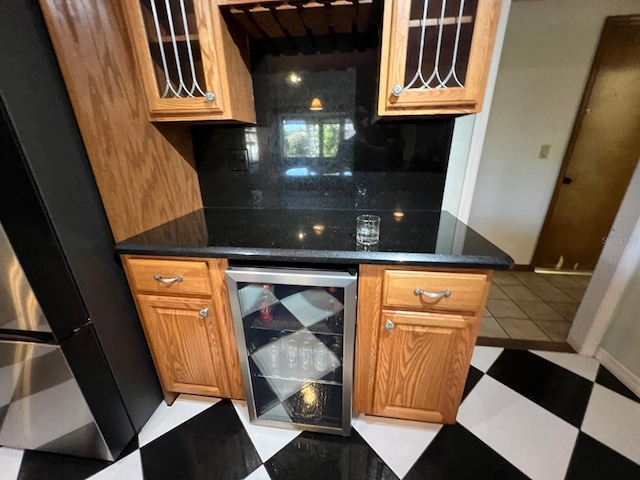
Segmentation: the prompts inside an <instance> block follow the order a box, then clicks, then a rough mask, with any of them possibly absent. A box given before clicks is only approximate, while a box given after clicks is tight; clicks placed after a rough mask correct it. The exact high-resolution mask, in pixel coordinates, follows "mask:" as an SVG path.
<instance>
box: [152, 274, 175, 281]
mask: <svg viewBox="0 0 640 480" xmlns="http://www.w3.org/2000/svg"><path fill="white" fill-rule="evenodd" d="M153 279H154V280H157V281H158V282H161V283H173V282H178V283H180V282H181V281H182V275H178V276H177V277H173V278H162V276H160V275H158V274H157V273H156V274H155V275H154V276H153Z"/></svg>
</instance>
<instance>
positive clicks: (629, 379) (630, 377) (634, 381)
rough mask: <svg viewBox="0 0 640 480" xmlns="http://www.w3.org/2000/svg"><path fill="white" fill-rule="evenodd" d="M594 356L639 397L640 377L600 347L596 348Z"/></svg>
mask: <svg viewBox="0 0 640 480" xmlns="http://www.w3.org/2000/svg"><path fill="white" fill-rule="evenodd" d="M595 357H596V360H598V362H600V365H602V366H603V367H605V368H606V369H607V370H609V371H610V372H611V373H612V374H613V376H614V377H616V378H617V379H618V380H620V381H621V382H622V383H623V384H624V385H625V386H626V387H627V388H628V389H629V390H631V391H632V392H633V393H635V394H636V395H637V396H638V397H640V378H638V377H636V376H635V375H634V374H633V372H631V370H629V369H628V368H627V367H625V366H624V365H623V364H622V363H620V362H619V361H618V360H616V359H615V358H614V357H613V356H612V355H611V354H610V353H609V352H607V351H606V350H603V349H602V348H598V350H597V351H596V355H595Z"/></svg>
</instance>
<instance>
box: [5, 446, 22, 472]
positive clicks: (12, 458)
mask: <svg viewBox="0 0 640 480" xmlns="http://www.w3.org/2000/svg"><path fill="white" fill-rule="evenodd" d="M22 455H24V450H18V449H15V448H6V447H0V480H16V479H17V478H18V473H20V464H21V463H22Z"/></svg>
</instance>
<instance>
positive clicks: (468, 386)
mask: <svg viewBox="0 0 640 480" xmlns="http://www.w3.org/2000/svg"><path fill="white" fill-rule="evenodd" d="M483 376H484V373H483V372H482V371H481V370H478V369H477V368H476V367H474V366H473V365H471V366H470V367H469V375H467V382H466V383H465V384H464V392H463V394H462V401H464V399H465V398H467V395H469V393H471V390H473V387H475V386H476V384H477V383H478V382H479V381H480V379H481V378H482V377H483Z"/></svg>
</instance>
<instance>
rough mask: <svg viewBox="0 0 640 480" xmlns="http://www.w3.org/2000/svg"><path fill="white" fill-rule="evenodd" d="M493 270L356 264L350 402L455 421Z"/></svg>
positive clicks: (374, 411)
mask: <svg viewBox="0 0 640 480" xmlns="http://www.w3.org/2000/svg"><path fill="white" fill-rule="evenodd" d="M491 276H492V273H491V272H490V271H483V270H476V271H467V270H465V271H453V270H428V269H424V268H417V267H393V266H382V265H360V275H359V278H358V318H357V324H356V355H355V365H354V394H353V410H354V411H355V412H358V413H365V414H368V415H379V416H384V417H393V418H403V419H408V420H419V421H426V422H434V423H455V421H456V415H457V413H458V407H459V406H460V402H461V400H462V394H463V391H464V386H465V382H466V379H467V374H468V373H469V365H470V362H471V355H472V353H473V347H474V345H475V342H476V338H477V335H478V328H479V326H480V321H481V320H482V313H483V310H484V305H485V303H486V299H487V296H488V294H489V288H490V286H491ZM445 292H446V294H445ZM398 306H401V307H402V308H401V309H399V308H398Z"/></svg>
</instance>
